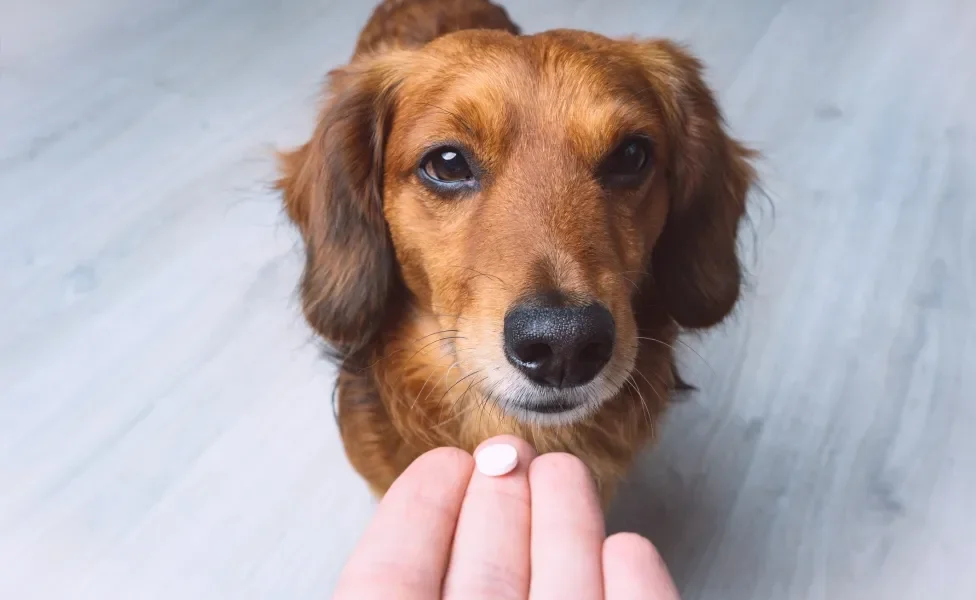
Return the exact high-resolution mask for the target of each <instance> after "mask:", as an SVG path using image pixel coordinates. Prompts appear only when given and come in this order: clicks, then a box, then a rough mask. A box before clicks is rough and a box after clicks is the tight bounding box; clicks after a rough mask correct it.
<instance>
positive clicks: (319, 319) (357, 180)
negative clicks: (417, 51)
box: [277, 60, 399, 356]
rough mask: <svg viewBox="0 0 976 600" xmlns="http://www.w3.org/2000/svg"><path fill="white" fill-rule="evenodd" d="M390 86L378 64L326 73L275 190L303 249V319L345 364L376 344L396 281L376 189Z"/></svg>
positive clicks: (392, 75)
mask: <svg viewBox="0 0 976 600" xmlns="http://www.w3.org/2000/svg"><path fill="white" fill-rule="evenodd" d="M398 81H399V79H398V77H397V70H396V69H395V65H393V64H391V63H390V62H388V61H383V60H364V61H359V62H356V63H353V64H351V65H349V66H347V67H343V68H341V69H338V70H335V71H333V72H331V73H330V74H329V81H328V96H327V101H326V105H325V107H324V109H323V110H322V113H321V115H320V117H319V121H318V124H317V126H316V129H315V132H314V134H313V135H312V137H311V139H310V140H309V141H308V142H307V143H305V144H304V145H303V146H301V147H299V148H297V149H296V150H293V151H291V152H286V153H282V154H281V155H280V166H279V169H280V178H279V180H278V182H277V188H278V189H279V190H280V192H281V194H282V196H283V201H284V205H285V209H286V211H287V214H288V216H289V217H290V219H291V220H292V221H293V222H294V223H295V224H296V225H297V227H298V229H299V231H300V232H301V235H302V238H303V240H304V242H305V271H304V274H303V276H302V281H301V291H300V294H301V301H302V308H303V311H304V313H305V318H306V319H307V320H308V322H309V324H310V325H311V326H312V327H313V328H314V329H315V330H316V331H317V332H318V333H319V334H320V335H321V336H322V337H323V338H324V339H325V340H326V341H327V342H329V344H330V345H331V346H332V347H333V349H334V350H335V351H336V352H338V353H339V354H340V355H343V356H348V355H350V354H353V353H356V352H358V351H359V350H362V349H363V348H365V347H366V346H368V345H369V343H370V342H371V341H372V340H373V339H374V337H375V336H376V334H377V331H378V330H379V328H380V327H381V326H382V325H383V323H384V322H385V319H386V318H387V313H388V308H389V305H390V300H391V295H392V294H394V293H395V291H396V286H397V285H398V281H399V275H398V273H397V271H396V264H395V259H394V255H393V248H392V243H391V241H390V237H389V233H388V231H387V226H386V221H385V219H384V217H383V190H382V183H383V153H384V140H385V137H386V135H387V130H388V128H389V125H390V122H391V119H392V110H393V103H394V97H395V94H396V91H397V87H398Z"/></svg>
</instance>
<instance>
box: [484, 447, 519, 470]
mask: <svg viewBox="0 0 976 600" xmlns="http://www.w3.org/2000/svg"><path fill="white" fill-rule="evenodd" d="M474 464H475V465H477V467H478V471H480V472H481V473H482V474H484V475H488V476H489V477H499V476H501V475H505V474H507V473H511V472H512V469H514V468H515V466H516V465H518V451H516V450H515V446H512V445H510V444H494V445H492V446H485V447H484V448H482V449H481V450H479V451H478V453H477V454H475V457H474Z"/></svg>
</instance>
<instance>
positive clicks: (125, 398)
mask: <svg viewBox="0 0 976 600" xmlns="http://www.w3.org/2000/svg"><path fill="white" fill-rule="evenodd" d="M370 4H371V3H370V2H368V1H360V0H249V1H242V0H211V1H208V2H197V1H194V0H168V1H165V2H164V1H155V2H152V1H145V2H136V3H133V2H123V1H122V0H64V1H60V2H57V1H55V0H39V1H38V2H36V3H28V2H26V0H5V1H4V2H2V3H0V41H2V45H0V598H3V599H5V600H6V599H9V600H28V599H33V598H43V599H58V600H61V599H72V600H74V599H97V600H114V599H119V600H141V599H144V598H166V599H173V598H179V599H181V600H192V599H201V600H204V599H206V600H211V599H222V598H227V599H233V600H246V599H258V598H260V599H288V600H291V599H295V600H300V599H305V598H309V599H311V598H323V597H327V596H328V593H329V591H330V590H331V588H332V585H333V582H334V581H335V577H336V573H337V571H338V569H339V568H340V567H341V564H342V562H343V559H344V557H345V556H346V553H347V552H348V551H349V549H350V547H351V546H352V544H353V543H354V542H355V540H356V539H357V536H358V535H359V533H360V532H361V530H362V528H363V526H364V524H365V523H366V522H367V520H368V518H369V516H370V514H371V512H372V504H371V501H370V498H369V495H368V493H367V491H366V489H365V487H364V486H363V484H362V483H361V482H360V481H359V479H358V478H357V477H356V476H355V475H354V474H353V472H352V471H351V470H350V468H349V467H348V466H347V464H346V462H345V460H344V458H343V455H342V452H341V449H340V445H339V441H338V438H337V433H336V428H335V425H334V423H333V418H332V413H331V407H330V391H331V388H330V386H331V381H332V375H333V373H332V371H331V368H330V367H329V366H328V365H327V364H326V363H324V362H323V361H321V360H320V359H319V358H318V356H317V353H316V348H315V346H314V344H312V343H311V336H310V333H309V332H308V330H307V329H306V328H305V326H304V324H303V322H302V320H301V318H300V315H299V312H298V310H297V306H296V302H295V298H294V294H293V291H294V286H295V283H296V278H297V275H298V271H299V268H300V264H301V263H300V257H299V254H298V252H297V248H296V241H295V235H294V233H293V232H292V231H291V229H290V228H289V227H288V226H287V225H286V224H285V222H284V220H283V218H282V215H281V213H280V211H279V207H278V204H277V200H276V198H275V197H274V196H273V195H272V194H271V193H269V191H268V182H269V180H270V178H271V176H272V171H271V168H272V162H271V152H272V149H273V148H274V147H275V146H277V145H284V144H291V143H293V142H296V141H298V140H300V139H301V137H302V136H303V135H304V134H306V133H308V131H309V129H310V127H311V124H312V115H313V110H314V107H315V99H316V94H317V84H318V82H319V81H320V80H321V77H322V76H323V74H324V73H325V72H326V71H327V70H328V69H329V68H330V67H332V66H334V65H336V64H337V63H338V62H340V61H342V60H344V59H345V58H346V57H347V56H348V55H349V53H350V51H351V49H352V45H353V41H354V38H355V35H356V33H357V31H358V27H359V26H360V25H361V24H362V23H363V22H364V20H365V18H366V16H367V14H368V12H369V10H370V8H371V6H370ZM509 4H510V7H511V13H512V14H513V16H514V17H515V18H516V20H517V21H518V22H520V23H521V24H522V25H523V26H524V27H525V29H526V30H528V31H536V30H542V29H547V28H553V27H576V28H586V29H592V30H596V31H599V32H602V33H606V34H613V35H618V34H619V35H623V34H630V33H640V34H645V35H666V36H670V37H676V38H679V39H681V40H685V41H688V42H690V43H691V44H692V45H693V47H694V48H695V49H696V50H697V51H698V52H699V53H700V54H701V55H702V56H703V57H704V58H705V59H706V61H707V63H708V64H709V65H710V67H711V70H710V77H711V81H712V82H713V83H714V85H715V87H717V88H718V90H719V91H720V93H721V97H722V101H723V104H724V106H725V107H726V111H727V113H728V116H729V120H730V122H731V124H732V126H733V128H734V129H735V131H736V132H737V133H738V134H739V135H740V136H741V137H743V138H744V139H746V140H748V141H749V142H751V143H752V144H754V145H755V146H757V147H759V148H760V149H762V150H763V151H764V152H765V155H766V159H765V162H764V165H763V171H764V174H765V180H766V190H767V192H768V195H769V198H770V200H771V202H767V201H766V200H763V199H762V198H757V202H756V204H755V210H754V219H753V225H754V227H753V231H754V232H755V234H756V235H755V240H756V242H757V245H755V246H752V248H753V251H752V252H751V253H750V259H749V267H750V273H751V288H750V292H749V295H748V298H747V300H746V302H745V303H744V304H743V305H742V306H741V309H740V310H739V312H738V313H737V315H736V317H735V319H734V320H733V321H732V322H731V323H729V324H728V326H727V327H725V328H724V329H723V330H722V331H720V332H717V333H715V334H713V335H710V336H708V337H706V338H703V339H700V340H689V344H691V345H692V346H693V347H694V349H695V352H691V351H689V352H687V355H686V356H684V357H683V360H684V363H685V365H686V370H687V372H688V375H689V376H690V378H691V379H692V380H693V381H694V382H696V383H697V384H699V385H700V386H701V388H702V391H701V392H700V393H698V394H697V395H695V396H693V397H692V398H691V399H689V400H688V401H686V402H685V403H683V404H681V405H679V406H678V407H677V408H676V409H675V410H674V411H673V413H672V415H671V417H670V420H669V423H668V426H667V428H666V431H665V434H664V439H663V442H662V444H661V446H660V447H659V448H657V450H656V451H653V452H650V453H648V454H647V455H646V456H645V457H644V459H643V460H642V463H641V465H640V468H639V469H638V472H636V473H635V474H634V476H633V479H632V481H631V482H630V484H629V485H628V486H627V489H626V490H625V491H624V493H623V495H622V497H621V498H620V500H619V502H618V503H617V506H616V507H615V509H614V511H613V514H612V518H611V523H612V526H613V528H614V529H627V528H633V529H637V530H639V531H642V532H644V533H647V534H649V535H650V536H652V538H653V540H654V541H655V542H656V543H657V544H658V545H659V546H660V547H661V549H662V551H663V552H664V554H665V557H666V559H667V561H668V563H669V564H670V565H671V567H672V569H673V570H674V573H675V576H676V578H677V579H678V580H679V582H680V586H681V588H682V590H683V593H684V597H685V598H686V599H714V600H738V599H743V600H746V599H748V600H753V599H767V598H768V599H773V600H780V599H793V598H797V599H807V598H809V599H823V600H828V599H829V600H844V599H859V600H860V599H870V600H874V599H879V600H888V599H893V600H914V599H928V598H940V599H946V600H973V599H974V598H976V576H974V569H976V558H974V557H976V518H974V517H973V510H974V508H973V507H974V506H976V392H974V389H976V267H974V262H976V197H974V196H976V110H974V109H976V68H974V62H973V61H974V58H973V57H974V56H976V3H974V2H973V1H972V0H857V1H854V0H743V1H740V2H726V1H720V0H694V1H690V0H657V1H651V0H631V1H629V2H625V1H609V0H577V1H570V0H512V1H511V2H510V3H509ZM750 240H751V238H750ZM699 355H700V356H699Z"/></svg>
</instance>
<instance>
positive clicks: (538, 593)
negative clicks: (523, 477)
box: [529, 454, 636, 600]
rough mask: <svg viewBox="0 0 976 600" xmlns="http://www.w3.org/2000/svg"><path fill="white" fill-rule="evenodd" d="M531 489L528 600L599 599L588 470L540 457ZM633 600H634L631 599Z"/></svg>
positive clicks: (600, 530) (567, 459) (568, 460)
mask: <svg viewBox="0 0 976 600" xmlns="http://www.w3.org/2000/svg"><path fill="white" fill-rule="evenodd" d="M529 480H530V481H531V484H532V542H531V547H532V550H531V557H532V585H531V589H530V594H529V596H530V598H532V600H550V599H552V600H563V599H565V598H574V599H579V600H598V599H600V598H602V597H603V572H602V571H603V567H602V559H601V554H602V549H603V539H604V535H605V531H604V524H603V512H602V511H601V510H600V501H599V499H598V498H597V493H596V486H595V485H594V483H593V479H592V477H591V475H590V472H589V470H588V469H587V468H586V466H585V465H584V464H583V462H582V461H580V460H579V459H578V458H576V457H574V456H571V455H569V454H544V455H542V456H540V457H539V458H537V459H536V460H535V461H533V463H532V465H531V466H530V468H529ZM635 597H636V596H635Z"/></svg>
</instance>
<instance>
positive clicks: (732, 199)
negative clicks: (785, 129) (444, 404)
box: [640, 40, 756, 329]
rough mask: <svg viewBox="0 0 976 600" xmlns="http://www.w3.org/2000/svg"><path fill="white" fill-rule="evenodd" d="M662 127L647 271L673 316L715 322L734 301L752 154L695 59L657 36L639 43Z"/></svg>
mask: <svg viewBox="0 0 976 600" xmlns="http://www.w3.org/2000/svg"><path fill="white" fill-rule="evenodd" d="M640 55H641V60H642V61H643V64H644V65H645V70H646V72H647V76H648V79H649V81H650V83H651V86H652V88H653V89H654V91H655V95H656V96H657V97H658V98H659V101H660V104H661V106H660V110H661V112H662V113H663V117H664V120H665V123H666V127H667V129H668V137H669V141H668V144H669V147H670V148H669V157H668V161H667V164H666V165H662V166H663V167H664V168H665V169H666V171H667V173H666V175H667V177H668V185H669V190H670V195H671V207H670V211H669V215H668V220H667V223H666V224H665V227H664V230H663V231H662V233H661V237H660V238H659V240H658V241H657V243H656V245H655V247H654V250H653V254H652V256H651V272H652V274H653V278H654V282H655V284H656V287H657V289H658V290H659V293H660V295H661V299H662V300H663V302H664V305H665V307H666V309H667V311H668V312H669V313H670V315H671V317H672V318H673V319H674V320H675V321H676V322H677V323H678V324H679V325H681V326H683V327H687V328H690V329H698V328H706V327H711V326H713V325H716V324H718V323H719V322H721V321H722V320H723V319H724V318H725V317H726V316H727V315H728V314H729V313H730V312H731V311H732V309H733V308H734V306H735V304H736V302H737V301H738V299H739V291H740V288H741V283H742V273H741V267H740V264H739V257H738V254H737V238H738V228H739V223H740V221H741V220H742V217H743V215H744V214H745V210H746V200H747V196H748V193H749V190H750V188H751V186H752V184H753V182H754V181H755V178H756V173H755V170H754V168H753V167H752V165H751V163H750V161H751V159H753V158H754V156H755V153H754V152H753V151H751V150H749V149H748V148H746V147H744V146H743V145H741V144H740V143H739V142H737V141H736V140H734V139H732V138H731V137H730V136H729V135H728V133H727V132H726V131H725V127H724V121H723V118H722V115H721V112H720V110H719V108H718V106H717V103H716V101H715V98H714V95H713V93H712V91H711V90H710V89H709V88H708V86H707V85H706V83H705V82H704V80H703V77H702V65H701V63H700V62H699V61H698V60H697V59H696V58H695V57H693V56H692V55H691V54H689V53H688V52H687V51H686V50H684V49H683V48H681V47H680V46H678V45H676V44H674V43H672V42H668V41H663V40H654V41H650V42H645V43H643V44H640Z"/></svg>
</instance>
